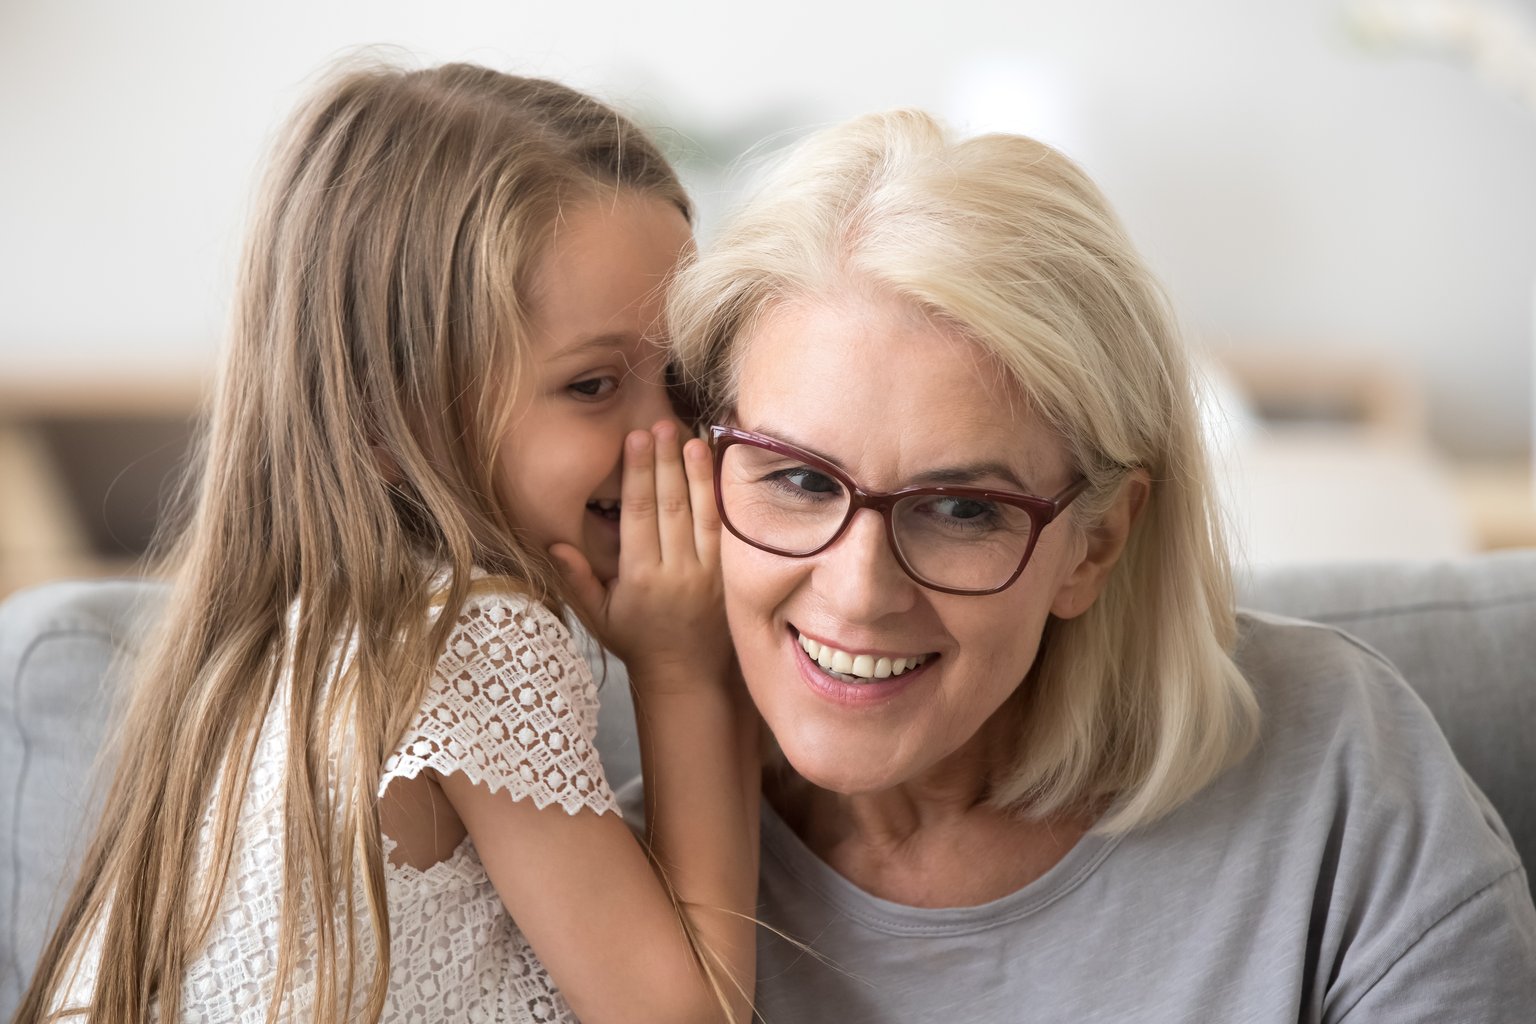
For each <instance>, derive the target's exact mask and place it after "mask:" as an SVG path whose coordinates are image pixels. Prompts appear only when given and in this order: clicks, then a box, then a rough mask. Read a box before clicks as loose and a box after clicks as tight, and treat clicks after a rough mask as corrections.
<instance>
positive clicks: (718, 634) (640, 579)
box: [550, 420, 731, 690]
mask: <svg viewBox="0 0 1536 1024" xmlns="http://www.w3.org/2000/svg"><path fill="white" fill-rule="evenodd" d="M679 442H680V437H679V428H678V425H677V424H676V423H674V422H672V421H670V420H663V421H661V422H660V423H657V424H656V425H655V426H654V427H652V428H651V429H650V430H649V431H645V430H637V431H634V432H632V433H631V434H630V435H629V436H628V437H627V438H625V441H624V479H623V484H622V487H621V494H620V511H619V574H618V576H617V577H616V578H615V579H614V580H613V581H612V582H611V583H609V584H607V585H606V586H605V585H604V584H603V583H602V582H600V581H599V580H598V579H597V577H596V576H595V575H593V573H592V568H591V565H590V564H589V563H588V562H587V560H586V558H585V557H584V556H583V555H582V554H581V552H580V551H578V550H577V549H576V548H575V547H573V546H572V545H570V544H556V545H554V546H552V547H551V548H550V554H551V555H552V556H554V558H555V559H556V560H557V561H558V562H559V563H560V565H561V567H562V568H563V569H564V570H565V576H566V581H567V582H568V583H569V584H570V587H571V590H572V592H573V594H574V596H575V599H576V601H577V602H578V604H579V605H580V606H581V611H582V612H583V613H584V614H585V616H586V618H587V619H588V621H589V622H590V623H591V625H592V627H593V629H594V631H595V632H596V633H597V635H598V639H600V640H602V641H603V643H604V644H605V645H606V646H607V647H608V648H609V649H610V650H612V651H613V652H614V653H615V654H617V655H618V656H619V657H620V658H622V659H623V660H624V663H625V665H627V666H628V668H629V671H630V675H631V677H632V678H634V679H636V681H641V680H644V684H643V685H645V686H646V688H647V689H650V688H653V687H658V686H659V687H663V688H671V687H673V686H677V687H680V688H682V689H686V690H695V689H696V688H697V687H698V686H699V685H700V684H701V683H706V684H707V683H708V682H709V681H714V684H713V685H716V686H718V685H719V683H718V681H719V680H721V679H722V678H724V673H725V671H726V669H727V667H728V665H729V664H730V660H731V646H730V638H729V634H728V632H727V630H726V625H725V610H724V600H723V595H722V591H721V586H720V517H719V514H718V512H717V511H716V509H715V495H714V477H713V472H712V466H711V461H710V453H709V445H708V444H707V443H706V442H704V441H701V440H699V439H697V438H693V439H690V440H689V441H688V442H687V443H686V444H680V443H679Z"/></svg>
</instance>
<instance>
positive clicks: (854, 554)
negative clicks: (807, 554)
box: [813, 508, 918, 622]
mask: <svg viewBox="0 0 1536 1024" xmlns="http://www.w3.org/2000/svg"><path fill="white" fill-rule="evenodd" d="M814 557H815V559H816V567H815V569H814V570H813V579H814V586H815V587H816V589H817V591H819V592H820V594H821V597H822V599H823V600H825V601H826V602H827V605H828V607H829V609H830V610H832V611H833V612H835V613H836V614H837V615H838V616H839V617H841V618H843V619H845V620H847V621H849V622H875V621H877V620H879V619H880V618H882V617H883V616H886V615H891V614H894V613H897V612H904V611H906V610H908V609H909V608H911V607H912V604H913V602H914V601H916V599H917V589H918V584H917V583H915V582H913V580H912V578H911V577H910V576H908V575H907V574H906V572H905V570H903V569H902V567H901V564H900V563H899V562H897V561H896V553H895V552H894V551H892V550H891V545H890V541H889V540H888V539H887V538H886V532H885V521H884V520H883V519H882V518H881V517H880V513H878V512H876V511H874V510H873V509H867V508H866V509H860V510H859V511H857V512H855V513H854V515H853V521H852V522H850V523H849V524H848V528H847V529H845V530H844V531H843V535H842V536H841V537H839V538H837V540H836V541H835V542H834V543H833V544H832V546H831V547H829V548H827V549H826V550H825V551H823V552H822V553H821V554H819V555H816V556H814Z"/></svg>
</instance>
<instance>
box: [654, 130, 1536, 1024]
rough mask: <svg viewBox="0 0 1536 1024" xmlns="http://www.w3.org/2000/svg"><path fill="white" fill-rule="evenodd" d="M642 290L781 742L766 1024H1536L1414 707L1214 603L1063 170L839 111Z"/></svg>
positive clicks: (766, 917)
mask: <svg viewBox="0 0 1536 1024" xmlns="http://www.w3.org/2000/svg"><path fill="white" fill-rule="evenodd" d="M670 312H671V318H672V330H673V331H674V334H675V341H676V345H677V347H678V351H679V358H680V360H681V364H682V368H683V370H684V371H685V373H686V375H687V377H688V379H691V380H693V381H695V382H696V383H697V384H698V385H699V387H700V392H701V396H702V401H703V407H704V408H705V409H706V410H707V413H708V414H709V415H710V416H711V417H712V420H713V422H715V423H718V424H719V426H717V427H715V428H714V430H713V434H714V443H715V451H716V474H717V486H718V497H719V504H720V510H721V512H722V514H723V518H724V522H725V525H726V528H727V530H728V531H729V536H728V537H726V539H725V547H724V551H723V555H722V558H723V565H724V572H725V577H726V578H725V589H726V601H727V606H728V611H729V617H730V626H731V632H732V635H733V637H734V640H735V643H736V649H737V651H738V654H739V657H740V663H741V669H742V673H743V676H744V678H745V680H746V684H747V687H748V689H749V691H750V693H751V696H752V699H753V701H754V702H755V703H756V705H757V708H758V710H759V712H760V713H761V715H762V719H763V721H764V722H765V723H766V725H767V728H768V729H769V730H770V731H771V732H772V734H773V737H774V738H775V739H776V740H777V746H778V750H779V751H780V752H781V753H782V758H779V759H776V761H775V763H774V764H773V765H771V766H770V767H769V770H768V771H767V773H766V775H765V796H766V801H767V804H768V807H767V808H766V809H765V812H764V821H763V850H764V856H763V860H762V864H763V869H762V870H763V874H762V882H761V911H760V912H761V915H762V919H763V921H764V923H765V924H766V925H768V926H769V927H768V928H765V929H763V930H762V935H763V938H762V941H761V947H760V964H759V969H758V977H759V979H760V981H759V983H758V998H759V1008H760V1010H761V1011H762V1014H763V1017H764V1019H766V1020H767V1021H768V1022H769V1024H774V1022H791V1021H811V1020H825V1021H837V1022H844V1024H855V1022H870V1024H877V1022H878V1024H890V1022H899V1021H966V1022H978V1021H1017V1020H1041V1021H1045V1020H1061V1021H1069V1020H1070V1021H1081V1020H1095V1021H1099V1020H1110V1021H1137V1022H1148V1021H1169V1022H1174V1021H1177V1022H1189V1021H1223V1022H1224V1021H1298V1020H1301V1021H1344V1020H1349V1021H1366V1020H1388V1019H1390V1020H1392V1021H1426V1022H1428V1021H1437V1022H1438V1021H1446V1020H1466V1021H1472V1020H1476V1021H1515V1020H1519V1021H1529V1020H1530V1019H1531V1017H1530V1015H1531V1013H1532V1012H1533V1011H1532V1007H1536V911H1533V909H1532V905H1531V899H1530V895H1529V892H1528V890H1527V886H1526V881H1525V877H1524V873H1523V871H1522V869H1521V866H1520V863H1519V859H1518V857H1517V856H1516V854H1515V853H1514V850H1513V847H1512V845H1511V843H1510V842H1509V839H1508V837H1507V834H1506V833H1505V831H1504V829H1503V827H1502V825H1501V823H1500V822H1499V821H1498V818H1497V816H1496V814H1495V813H1494V812H1493V811H1492V809H1491V808H1490V807H1489V806H1488V804H1487V803H1486V801H1485V800H1483V799H1482V797H1481V796H1480V794H1478V793H1477V792H1475V791H1474V790H1473V789H1472V787H1471V785H1470V784H1469V782H1468V781H1467V779H1466V778H1465V776H1464V775H1463V773H1462V772H1461V770H1460V769H1459V767H1458V766H1457V764H1456V762H1455V761H1454V759H1453V757H1452V755H1451V753H1450V751H1449V749H1448V748H1447V746H1446V744H1445V742H1444V740H1443V739H1442V737H1441V736H1440V734H1439V733H1438V731H1437V729H1436V726H1435V724H1434V723H1433V722H1432V721H1431V720H1430V718H1429V716H1428V713H1427V712H1426V711H1425V709H1424V708H1423V706H1422V705H1421V704H1420V703H1419V702H1418V701H1417V700H1416V699H1415V697H1414V696H1413V695H1412V694H1411V693H1410V691H1409V690H1408V689H1407V687H1406V686H1405V685H1404V684H1403V682H1402V681H1401V680H1400V679H1399V678H1398V677H1397V676H1396V674H1395V673H1394V671H1393V669H1392V668H1391V667H1390V666H1389V665H1387V664H1386V663H1385V662H1384V661H1383V660H1382V659H1381V658H1380V657H1379V656H1377V655H1376V654H1374V653H1373V652H1371V651H1370V650H1367V649H1365V648H1363V647H1362V646H1360V645H1359V644H1357V643H1354V642H1352V641H1351V640H1350V639H1348V638H1347V637H1345V636H1342V635H1340V634H1339V633H1337V632H1334V631H1332V630H1329V629H1326V628H1323V627H1320V626H1315V625H1307V624H1302V623H1297V622H1289V621H1282V620H1277V619H1271V618H1264V617H1258V616H1248V615H1238V614H1236V613H1235V611H1234V608H1233V596H1232V587H1231V580H1230V570H1229V566H1228V561H1227V556H1226V554H1225V552H1224V550H1223V547H1222V543H1221V540H1220V531H1219V529H1218V525H1217V512H1216V511H1215V509H1214V508H1213V504H1212V491H1211V482H1210V480H1209V477H1208V470H1207V466H1206V459H1205V456H1204V454H1203V452H1202V450H1201V441H1200V431H1199V427H1198V424H1197V419H1196V409H1195V403H1194V399H1193V397H1192V394H1191V383H1190V372H1189V368H1188V366H1187V363H1186V357H1185V354H1184V351H1183V349H1182V346H1181V342H1180V339H1179V336H1178V333H1177V331H1176V329H1175V327H1174V324H1173V321H1172V319H1171V317H1170V314H1169V312H1168V310H1167V308H1166V307H1165V305H1164V302H1163V300H1162V298H1161V296H1160V293H1159V291H1158V288H1157V286H1156V284H1155V283H1154V282H1153V281H1152V279H1151V278H1150V276H1149V275H1148V272H1147V270H1146V269H1145V267H1144V266H1143V265H1142V263H1141V261H1140V260H1139V258H1138V257H1137V256H1136V255H1135V253H1134V252H1133V251H1132V249H1131V246H1130V244H1129V242H1128V241H1127V239H1126V236H1125V233H1124V231H1123V230H1122V229H1121V227H1120V226H1119V225H1118V223H1117V222H1116V220H1115V218H1114V217H1113V215H1112V214H1111V213H1110V211H1109V209H1108V208H1107V205H1106V203H1105V200H1104V198H1103V196H1101V195H1100V193H1099V192H1098V191H1097V190H1096V189H1095V187H1094V186H1093V185H1092V184H1091V183H1090V182H1089V181H1088V180H1087V179H1086V178H1085V177H1084V175H1083V174H1082V172H1081V171H1080V170H1078V169H1077V168H1076V167H1075V166H1074V165H1073V164H1071V163H1070V162H1069V161H1067V160H1066V159H1065V158H1063V157H1062V156H1061V155H1060V154H1059V153H1056V152H1054V151H1053V150H1051V149H1050V148H1048V147H1046V146H1043V145H1041V144H1039V143H1037V142H1033V141H1031V140H1029V139H1026V138H1020V137H1007V136H986V137H980V138H974V139H970V140H968V141H964V142H958V143H957V142H952V141H949V140H948V139H947V138H946V137H945V135H944V133H943V132H942V131H941V130H940V128H939V127H938V126H936V125H935V124H934V123H933V122H932V121H931V120H930V119H929V118H927V117H925V116H923V115H921V114H916V113H895V114H889V115H884V116H876V117H870V118H865V119H862V120H859V121H855V122H853V123H852V124H849V125H847V126H844V127H842V128H839V129H835V130H832V131H830V132H827V133H825V134H823V135H821V136H818V137H816V138H814V139H812V140H811V141H809V142H808V143H807V144H805V145H803V146H802V147H800V148H799V150H798V151H797V152H796V153H794V154H793V155H792V156H791V157H790V158H789V159H788V160H787V161H786V162H785V163H784V164H783V165H782V167H781V168H780V170H779V171H778V173H777V175H776V176H774V177H772V178H771V179H770V180H769V181H768V182H767V183H766V184H765V186H764V187H763V189H762V191H761V193H760V196H759V197H758V198H757V199H756V200H754V201H753V202H751V203H749V204H748V205H747V207H746V208H745V209H744V210H743V211H742V212H741V213H740V214H739V215H738V216H737V218H736V219H735V220H734V222H733V223H731V224H730V225H728V226H727V227H726V229H725V231H724V233H723V235H722V236H721V237H720V238H719V239H718V241H717V242H716V244H715V245H714V246H713V248H712V250H711V251H710V252H709V253H708V254H707V255H705V256H704V257H703V258H702V259H701V260H700V261H699V262H698V263H697V264H696V265H695V266H694V267H693V268H692V269H691V270H690V271H689V272H687V273H686V274H685V275H684V277H683V278H682V280H681V281H680V282H679V284H678V286H677V288H676V289H675V292H674V295H673V298H672V305H671V311H670Z"/></svg>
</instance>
